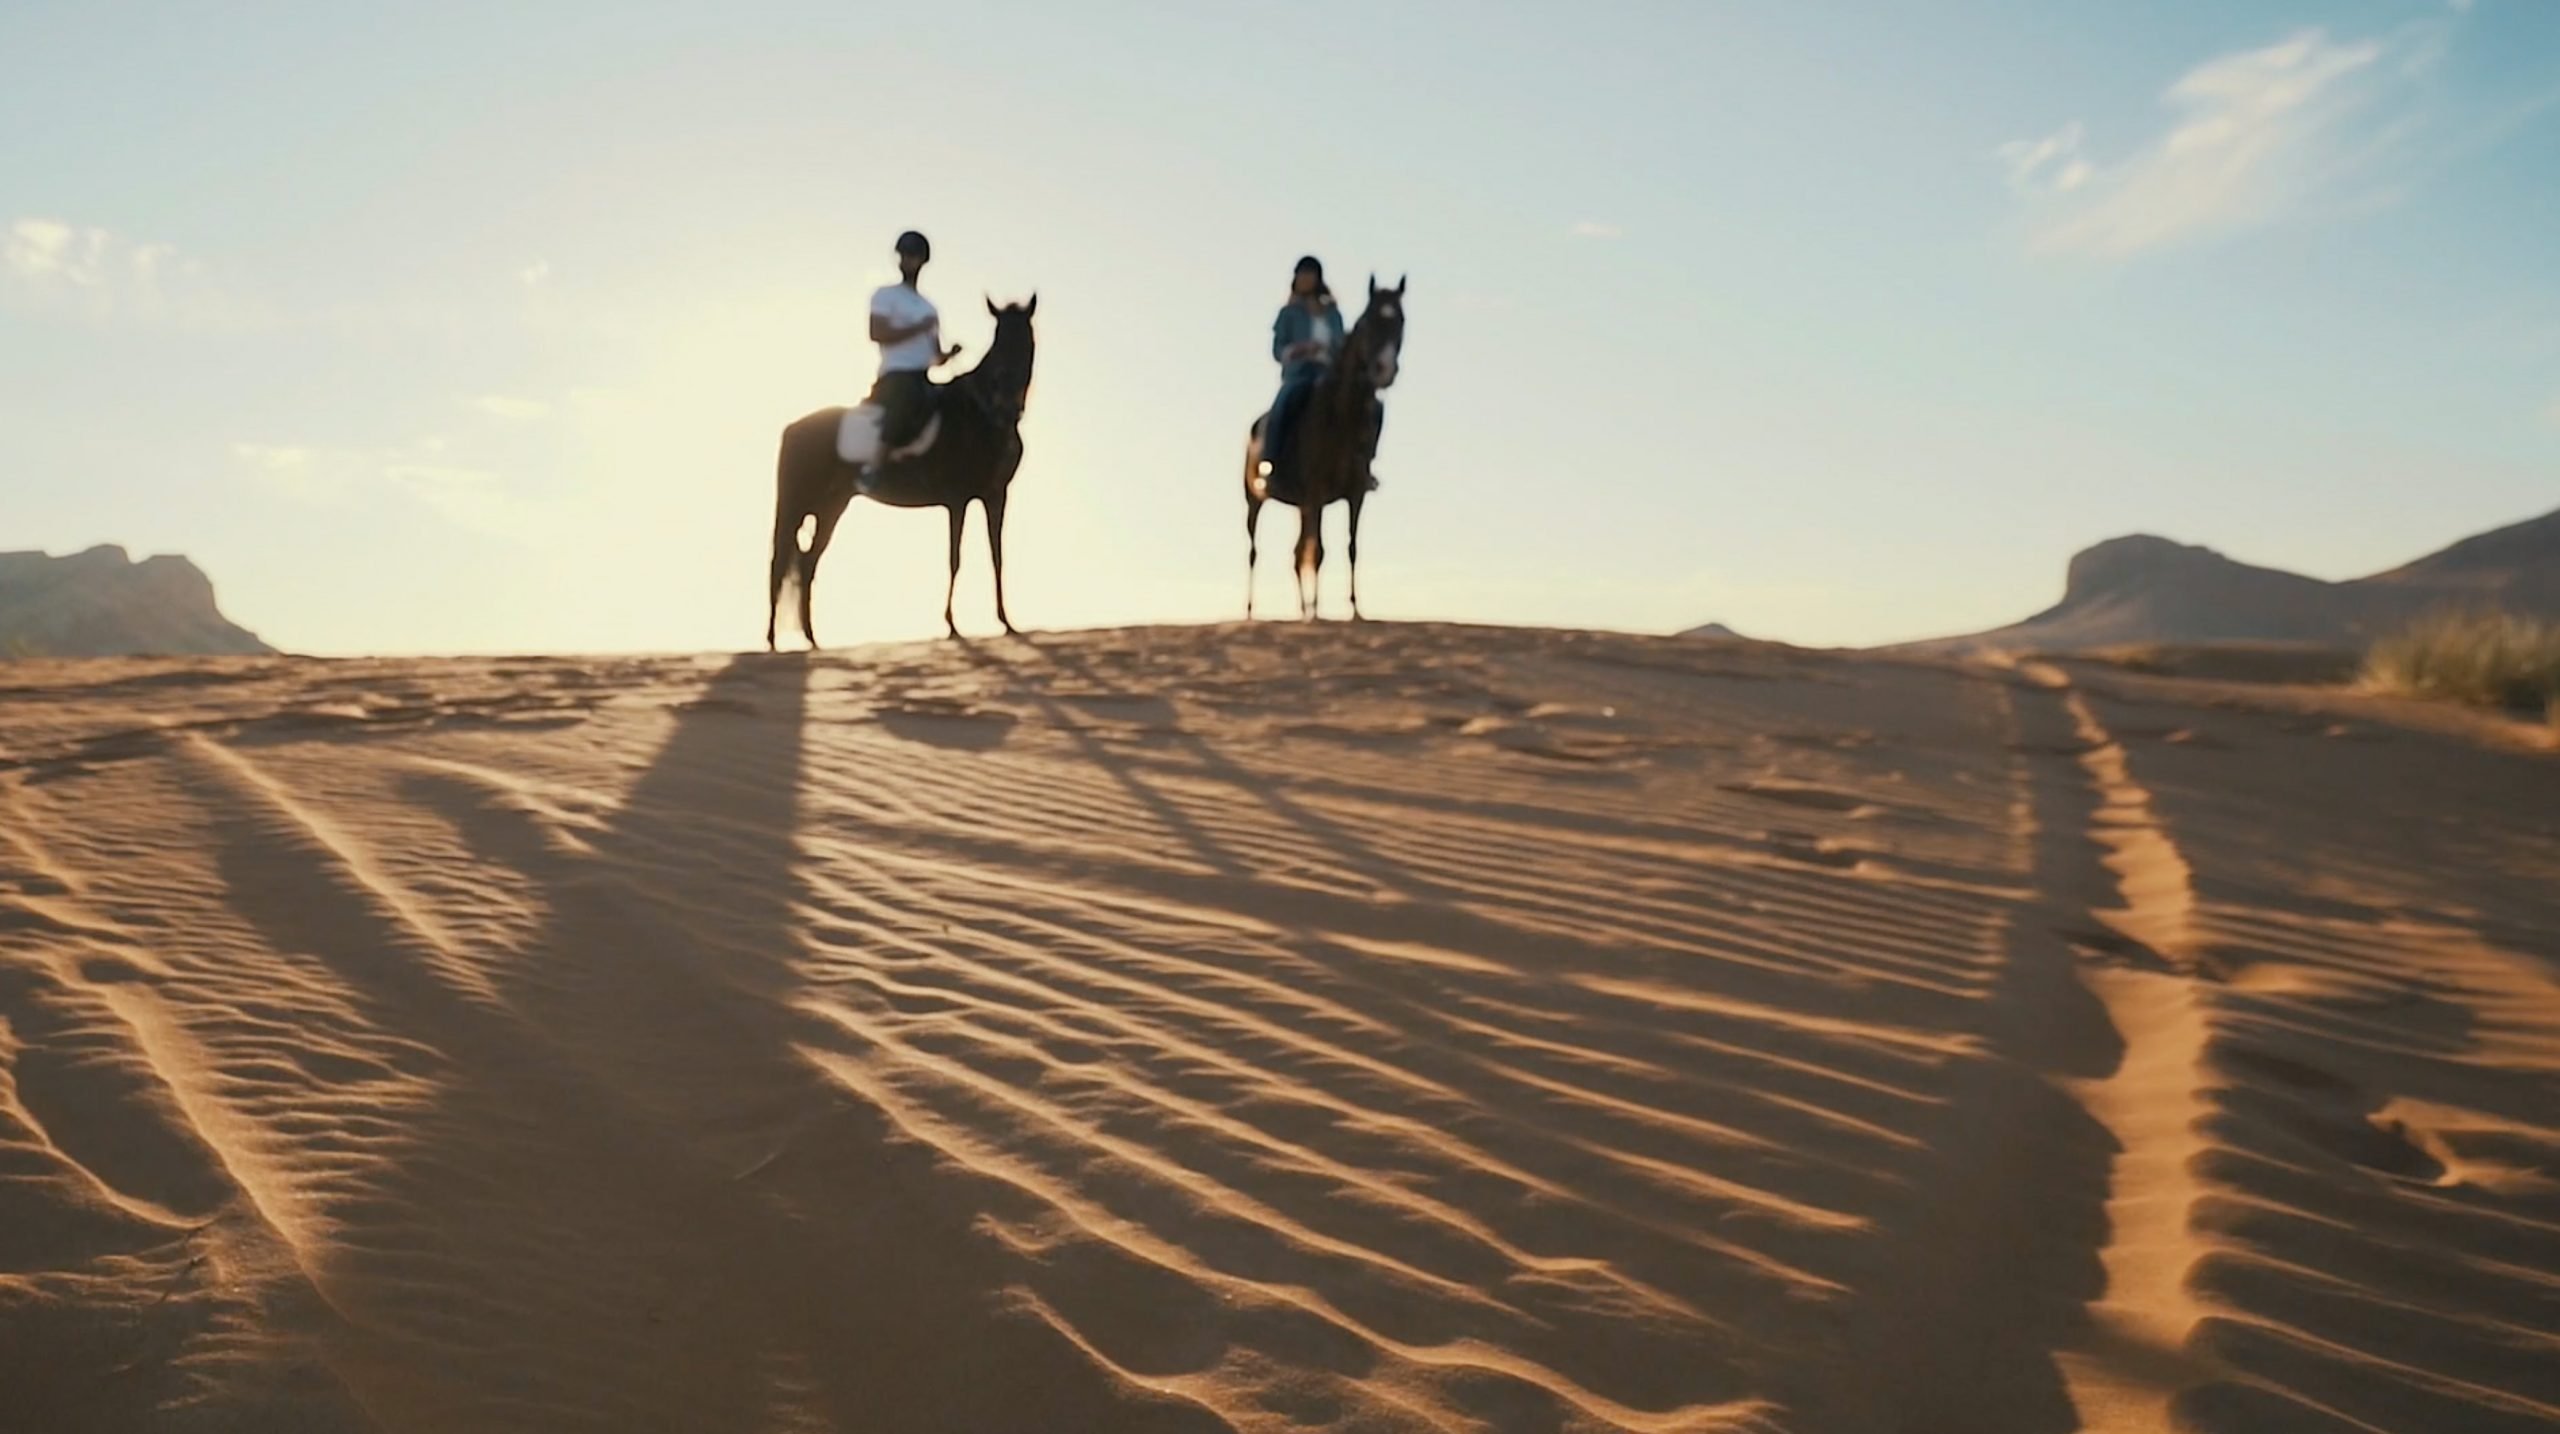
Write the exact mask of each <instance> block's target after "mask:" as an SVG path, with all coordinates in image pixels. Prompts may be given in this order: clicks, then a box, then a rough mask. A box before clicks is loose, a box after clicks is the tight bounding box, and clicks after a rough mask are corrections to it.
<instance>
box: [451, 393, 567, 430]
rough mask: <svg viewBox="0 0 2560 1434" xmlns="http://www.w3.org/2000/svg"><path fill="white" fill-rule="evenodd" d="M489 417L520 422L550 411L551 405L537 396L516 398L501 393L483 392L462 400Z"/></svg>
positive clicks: (541, 415)
mask: <svg viewBox="0 0 2560 1434" xmlns="http://www.w3.org/2000/svg"><path fill="white" fill-rule="evenodd" d="M463 401H464V402H465V403H468V404H470V405H471V406H472V407H473V408H476V409H478V410H479V411H481V412H482V413H485V414H487V415H489V416H490V417H491V418H503V419H506V420H508V421H510V422H515V423H521V422H525V421H528V420H531V419H536V418H541V417H543V416H544V415H546V414H548V413H550V412H551V405H550V404H548V403H545V402H543V401H542V400H541V399H538V398H516V397H514V396H512V395H509V394H503V393H483V394H477V395H474V396H473V397H470V398H467V399H465V400H463Z"/></svg>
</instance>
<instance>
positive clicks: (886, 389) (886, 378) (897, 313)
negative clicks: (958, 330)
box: [871, 229, 960, 453]
mask: <svg viewBox="0 0 2560 1434" xmlns="http://www.w3.org/2000/svg"><path fill="white" fill-rule="evenodd" d="M932 257H933V246H932V245H931V244H928V243H926V242H925V237H924V236H923V235H921V234H919V233H917V232H916V231H914V230H912V229H910V230H908V231H907V232H906V233H904V234H901V235H899V236H898V282H897V283H894V284H884V285H882V286H881V287H880V288H879V289H878V290H877V291H875V292H874V293H873V294H872V295H871V341H872V342H873V343H875V344H878V345H879V346H880V376H879V378H878V379H876V380H875V381H873V383H872V385H871V401H872V402H873V403H875V404H878V405H879V406H880V409H881V414H880V447H881V450H882V451H883V452H884V453H885V452H888V451H890V450H894V449H897V448H900V447H903V446H904V445H906V444H908V443H910V442H913V441H914V440H915V436H916V435H917V434H918V433H920V432H922V431H923V429H924V426H925V423H926V421H927V420H928V419H930V418H931V417H932V416H933V381H932V379H931V378H930V377H929V375H930V373H931V371H932V370H933V369H935V368H937V367H939V366H940V365H943V364H947V363H949V362H951V360H952V359H954V358H956V357H958V356H959V353H960V346H959V345H958V344H953V345H952V346H951V347H949V348H944V347H943V346H942V315H941V314H940V313H939V312H937V311H936V310H935V309H934V307H933V301H932V300H931V299H928V298H926V297H925V296H924V295H923V294H921V293H918V292H917V291H916V276H917V275H919V274H922V273H923V272H924V266H925V263H926V261H928V260H930V259H931V258H932Z"/></svg>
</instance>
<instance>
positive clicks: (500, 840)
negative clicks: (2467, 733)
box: [0, 626, 2560, 1434]
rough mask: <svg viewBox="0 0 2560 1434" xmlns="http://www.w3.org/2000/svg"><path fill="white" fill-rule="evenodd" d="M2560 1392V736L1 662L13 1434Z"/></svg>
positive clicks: (1934, 1409) (1561, 649) (1373, 689)
mask: <svg viewBox="0 0 2560 1434" xmlns="http://www.w3.org/2000/svg"><path fill="white" fill-rule="evenodd" d="M2341 704H2343V705H2341ZM2555 1426H2560V759H2555V758H2554V757H2553V756H2551V755H2550V754H2547V753H2545V754H2536V753H2532V752H2528V751H2523V750H2517V749H2515V747H2514V746H2512V745H2509V746H2507V747H2503V748H2502V747H2500V746H2498V745H2496V744H2490V743H2483V742H2478V741H2472V740H2466V739H2465V738H2464V737H2463V736H2462V735H2461V734H2459V733H2447V732H2442V731H2421V730H2414V729H2412V728H2410V727H2407V726H2404V725H2400V724H2397V723H2395V722H2393V721H2391V720H2390V719H2389V716H2388V714H2387V713H2386V712H2383V711H2382V710H2381V709H2375V710H2374V711H2373V712H2370V713H2368V712H2365V711H2363V710H2362V709H2359V708H2357V707H2356V706H2355V705H2354V704H2353V703H2352V702H2351V701H2348V700H2346V699H2338V701H2337V702H2333V703H2331V704H2330V705H2329V706H2328V707H2327V708H2326V709H2324V710H2320V711H2303V710H2287V709H2282V708H2278V707H2261V706H2256V705H2252V704H2251V703H2250V702H2248V701H2246V700H2243V699H2241V698H2235V697H2233V696H2231V695H2229V694H2228V693H2219V694H2207V693H2182V692H2181V690H2180V689H2179V688H2178V687H2177V685H2176V684H2175V683H2162V682H2158V681H2151V682H2147V683H2144V684H2137V685H2121V684H2116V683H2113V682H2112V681H2111V679H2109V678H2108V677H2107V676H2106V675H2104V674H2102V673H2097V672H2092V671H2085V670H2078V669H2074V670H2069V671H2066V670H2063V669H2060V668H2056V667H2051V666H2044V665H2038V664H2034V663H2026V664H2021V665H2018V666H2016V667H2014V668H2010V669H2005V670H2004V669H2000V668H1995V667H1988V666H1984V667H1974V668H1969V669H1959V668H1956V667H1953V666H1931V665H1926V664H1921V663H1916V662H1894V661H1885V660H1878V659H1855V658H1845V657H1828V656H1816V655H1810V654H1801V653H1791V652H1788V651H1785V650H1783V649H1776V648H1768V647H1757V646H1750V645H1742V644H1725V643H1698V642H1679V641H1674V640H1655V639H1641V638H1623V637H1599V636H1589V635H1576V634H1563V633H1541V632H1529V631H1503V630H1480V629H1462V628H1443V627H1402V626H1370V627H1362V628H1356V629H1354V628H1345V627H1332V626H1328V627H1325V628H1321V629H1318V630H1314V631H1309V630H1305V629H1301V628H1297V627H1264V628H1260V629H1250V630H1249V629H1242V628H1234V627H1229V628H1204V629H1191V630H1162V631H1137V632H1122V633H1095V634H1083V635H1076V636H1056V637H1036V638H1031V639H1027V640H1022V641H1003V642H994V643H976V644H947V645H935V646H916V647H902V648H886V649H874V650H865V651H858V652H851V653H847V654H842V655H836V654H829V655H825V656H821V657H815V658H800V657H781V658H770V657H764V656H756V657H751V658H736V659H731V658H726V657H722V658H707V659H695V658H678V659H663V660H620V659H595V660H572V659H519V660H473V661H389V660H385V661H348V662H316V661H294V660H283V659H226V660H209V661H201V662H183V663H85V664H45V663H19V664H14V665H9V666H5V667H0V1429H5V1430H10V1431H19V1430H24V1431H47V1434H51V1431H85V1430H132V1429H151V1430H162V1429H166V1430H180V1431H200V1430H259V1431H268V1430H302V1429H312V1430H337V1429H388V1430H432V1431H448V1430H453V1431H481V1430H519V1429H522V1430H572V1429H576V1430H586V1429H592V1430H614V1431H629V1430H687V1431H693V1430H759V1431H777V1434H780V1431H800V1430H883V1431H924V1430H1109V1431H1121V1430H1131V1431H1135V1430H1155V1429H1186V1430H1194V1429H1196V1430H1212V1429H1220V1428H1230V1427H1232V1428H1237V1429H1248V1430H1267V1429H1340V1430H1352V1429H1360V1430H1406V1429H1412V1430H1424V1429H1441V1430H1468V1429H1496V1430H1532V1431H1535V1430H1646V1431H1673V1430H1723V1429H1734V1430H1838V1431H1866V1430H1875V1431H1885V1430H1901V1431H1949V1434H1953V1431H2011V1430H2014V1431H2061V1430H2069V1429H2076V1428H2089V1429H2108V1430H2152V1429H2160V1428H2164V1427H2176V1428H2188V1429H2196V1430H2207V1431H2217V1434H2221V1431H2228V1434H2260V1431H2288V1430H2322V1431H2329V1430H2338V1431H2345V1430H2393V1431H2507V1430H2527V1429H2550V1428H2553V1427H2555Z"/></svg>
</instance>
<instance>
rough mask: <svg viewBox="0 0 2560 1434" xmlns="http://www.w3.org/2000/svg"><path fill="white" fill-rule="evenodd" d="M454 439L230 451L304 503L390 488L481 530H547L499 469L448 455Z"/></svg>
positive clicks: (262, 481) (268, 483) (514, 534)
mask: <svg viewBox="0 0 2560 1434" xmlns="http://www.w3.org/2000/svg"><path fill="white" fill-rule="evenodd" d="M449 446H450V445H449V444H448V443H447V442H446V440H444V439H443V438H440V437H430V438H422V439H419V440H417V441H416V442H413V443H410V444H407V445H405V446H403V447H399V448H382V449H365V448H317V447H311V446H308V445H305V444H297V443H234V444H232V445H231V456H232V458H233V460H234V461H235V462H236V463H238V464H239V465H240V466H241V467H242V468H243V469H244V470H245V471H246V472H247V473H248V475H249V478H250V480H251V481H252V482H254V483H256V484H258V485H259V486H260V487H263V488H266V489H268V490H269V491H271V492H274V493H277V494H280V495H282V496H284V497H287V498H292V499H294V500H296V501H299V502H307V503H332V504H334V503H346V502H353V501H357V500H359V499H366V498H369V497H371V496H372V495H378V494H380V493H382V492H384V491H385V490H388V491H390V492H392V493H396V494H399V495H401V496H404V497H406V498H408V499H409V500H410V501H412V502H415V503H417V504H418V505H420V506H422V507H424V508H427V509H428V510H430V511H432V512H434V513H436V514H438V515H439V516H441V517H443V518H445V519H447V520H448V521H450V522H453V523H455V524H457V525H458V526H461V527H465V528H470V529H474V530H476V531H479V532H484V533H489V534H493V535H495V536H498V537H503V538H511V539H517V540H525V539H530V538H532V537H533V536H535V535H536V534H538V533H539V532H541V531H542V529H543V522H542V514H541V512H540V511H539V509H538V508H537V506H536V505H534V504H532V503H529V502H527V501H525V500H524V499H523V498H521V497H519V496H518V495H517V494H515V493H513V492H511V491H510V490H509V489H508V487H507V485H506V483H505V480H504V479H503V478H501V477H500V476H499V475H498V474H497V473H495V472H493V471H491V470H489V469H486V468H479V467H474V466H472V465H471V464H470V463H468V462H461V461H455V460H453V459H450V458H448V457H447V456H446V454H447V450H448V448H449Z"/></svg>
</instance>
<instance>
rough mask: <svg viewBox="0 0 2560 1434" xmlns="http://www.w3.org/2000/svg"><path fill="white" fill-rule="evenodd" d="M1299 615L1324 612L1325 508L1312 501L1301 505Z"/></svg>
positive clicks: (1306, 617)
mask: <svg viewBox="0 0 2560 1434" xmlns="http://www.w3.org/2000/svg"><path fill="white" fill-rule="evenodd" d="M1298 616H1299V617H1300V618H1302V619H1304V620H1305V621H1308V622H1314V621H1317V620H1318V619H1320V618H1322V617H1323V616H1324V508H1323V507H1322V506H1321V505H1318V504H1313V503H1300V504H1299V505H1298Z"/></svg>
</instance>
